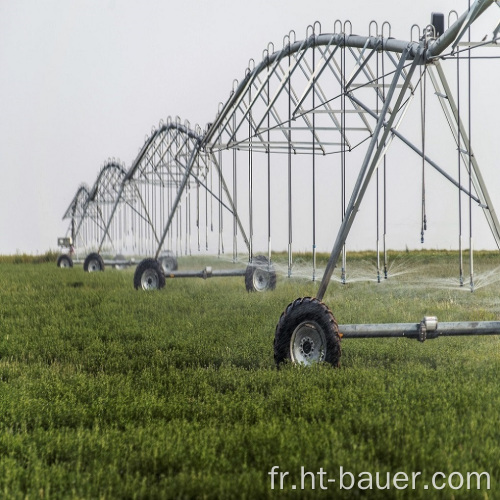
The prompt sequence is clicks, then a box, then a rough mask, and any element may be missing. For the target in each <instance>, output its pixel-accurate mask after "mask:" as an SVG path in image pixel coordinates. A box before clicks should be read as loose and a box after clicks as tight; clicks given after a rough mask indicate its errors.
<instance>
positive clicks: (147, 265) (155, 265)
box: [134, 259, 165, 290]
mask: <svg viewBox="0 0 500 500" xmlns="http://www.w3.org/2000/svg"><path fill="white" fill-rule="evenodd" d="M149 270H151V271H154V272H156V274H157V275H158V289H161V288H163V287H164V286H165V275H164V274H163V271H162V268H161V266H160V264H159V262H158V261H157V260H156V259H144V260H143V261H141V262H140V263H139V265H138V266H137V267H136V269H135V273H134V288H135V289H136V290H139V289H143V290H147V289H145V288H143V287H142V275H143V274H144V272H145V271H149ZM149 290H152V289H151V288H150V289H149Z"/></svg>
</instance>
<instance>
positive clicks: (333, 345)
mask: <svg viewBox="0 0 500 500" xmlns="http://www.w3.org/2000/svg"><path fill="white" fill-rule="evenodd" d="M308 321H311V322H314V323H315V324H316V326H318V327H319V328H321V330H322V332H323V334H324V337H325V344H326V352H325V355H324V359H323V360H322V361H323V362H325V363H329V364H331V365H332V366H334V367H336V368H337V367H338V366H340V356H341V348H340V335H339V330H338V325H337V321H336V320H335V318H334V316H333V314H332V312H331V311H330V309H329V308H328V307H327V306H326V305H325V304H324V303H323V302H321V301H320V300H318V299H316V298H312V297H305V298H301V299H297V300H295V301H293V302H292V303H291V304H289V305H288V306H287V308H286V309H285V311H284V312H283V313H282V314H281V317H280V319H279V321H278V324H277V325H276V332H275V334H274V362H275V363H276V366H277V367H278V368H279V367H280V365H281V364H282V363H285V362H292V363H293V362H294V361H293V359H292V355H291V345H290V344H291V342H292V336H293V334H294V332H295V331H296V329H297V328H298V327H299V326H300V325H302V324H304V323H305V324H307V322H308Z"/></svg>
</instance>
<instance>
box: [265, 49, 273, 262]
mask: <svg viewBox="0 0 500 500" xmlns="http://www.w3.org/2000/svg"><path fill="white" fill-rule="evenodd" d="M267 73H268V75H267V83H266V86H267V89H266V93H267V105H268V106H269V103H270V99H271V97H270V95H269V52H268V53H267ZM270 120H271V119H270V113H267V259H268V261H269V263H271V251H272V250H271V121H270Z"/></svg>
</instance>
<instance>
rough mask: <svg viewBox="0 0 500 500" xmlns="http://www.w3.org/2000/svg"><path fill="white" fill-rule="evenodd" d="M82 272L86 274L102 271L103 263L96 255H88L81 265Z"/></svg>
mask: <svg viewBox="0 0 500 500" xmlns="http://www.w3.org/2000/svg"><path fill="white" fill-rule="evenodd" d="M83 270H84V271H85V272H88V273H93V272H94V271H104V261H103V260H102V257H101V256H100V255H99V254H98V253H90V254H88V255H87V258H86V259H85V261H84V263H83Z"/></svg>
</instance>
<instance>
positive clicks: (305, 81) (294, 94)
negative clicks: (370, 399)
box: [58, 0, 500, 365]
mask: <svg viewBox="0 0 500 500" xmlns="http://www.w3.org/2000/svg"><path fill="white" fill-rule="evenodd" d="M494 3H496V4H497V5H498V6H499V7H500V3H499V2H498V1H494V0H476V1H475V2H474V3H473V4H472V5H471V6H469V8H468V9H467V10H466V12H464V13H463V14H462V15H461V16H459V15H458V14H457V13H456V12H452V13H450V15H449V16H448V24H447V28H445V25H446V22H445V16H444V15H442V14H432V19H431V24H430V25H428V26H427V27H425V29H423V30H420V28H419V27H417V26H413V27H412V30H411V40H409V41H407V40H398V39H395V38H393V37H392V36H391V26H390V25H389V23H387V22H386V23H384V24H382V25H381V26H380V27H379V25H378V24H377V23H376V22H372V23H370V26H369V31H370V32H369V35H368V36H360V35H355V34H352V27H351V23H350V22H348V21H347V22H345V23H341V22H340V21H336V22H335V25H334V33H323V32H322V31H321V25H320V24H319V23H318V22H317V23H315V24H314V25H313V26H310V27H309V28H308V30H307V36H306V38H305V39H304V40H301V41H298V40H297V39H296V36H295V33H294V32H291V33H290V34H289V35H287V36H286V37H285V38H284V39H283V47H282V48H281V49H279V50H275V48H274V46H273V45H272V44H270V45H269V46H268V48H267V49H266V50H265V51H264V52H263V58H262V61H261V62H260V63H259V64H256V63H255V62H254V61H250V64H249V67H248V69H247V71H246V73H245V76H244V78H243V79H242V81H241V82H237V81H235V82H234V84H233V90H232V92H231V94H230V97H229V99H228V100H227V101H226V102H225V103H224V104H221V105H220V106H219V111H218V113H217V115H216V118H215V120H214V121H213V123H209V124H208V125H207V126H206V128H205V129H204V130H202V129H201V128H200V127H198V126H196V127H194V128H191V127H190V125H189V123H188V122H184V123H181V121H180V120H179V119H175V120H172V119H168V120H167V122H166V123H162V122H161V123H160V125H159V127H158V128H156V129H153V130H152V133H151V135H149V136H148V137H146V139H145V142H144V145H143V146H142V148H141V149H140V150H139V154H138V156H137V158H136V159H135V161H134V162H133V163H132V166H131V167H130V168H129V169H128V170H126V169H125V168H124V167H123V165H121V164H120V163H119V162H117V161H115V160H109V161H108V162H107V163H106V164H105V165H104V167H103V168H102V170H101V172H100V174H99V176H98V179H97V181H96V183H95V185H94V186H93V188H92V189H89V188H88V187H86V186H81V187H80V188H79V189H78V191H77V194H76V195H75V197H74V198H73V201H72V202H71V204H70V206H69V208H68V210H67V211H66V213H65V218H69V219H70V221H71V222H70V228H69V230H68V234H69V236H67V237H66V238H62V239H60V240H61V241H60V243H61V245H66V246H69V245H75V247H77V248H83V249H85V250H87V249H91V252H90V253H89V254H88V255H87V257H86V258H85V260H84V261H83V264H84V268H85V270H87V271H94V270H101V271H102V270H103V269H104V265H105V264H110V265H114V266H116V267H121V266H125V265H131V264H135V258H125V257H124V255H134V256H142V257H143V256H144V255H148V258H145V259H144V258H142V257H139V259H142V260H140V262H139V264H138V265H137V268H136V271H135V275H134V286H135V287H136V288H143V289H156V288H162V287H163V286H164V285H165V278H169V277H202V278H208V277H211V276H235V275H244V276H245V283H246V286H247V290H257V291H261V290H266V289H272V288H274V287H275V284H276V273H275V270H274V268H273V264H272V262H271V250H272V248H271V241H273V244H275V241H276V238H275V237H274V236H273V240H272V238H271V234H273V235H274V234H275V233H276V232H278V233H279V236H278V239H279V238H282V239H283V241H284V243H285V246H286V248H287V249H288V276H289V277H290V276H291V275H292V273H293V252H292V247H293V243H294V238H293V237H294V234H297V226H298V227H299V231H300V233H303V232H304V227H307V231H309V232H310V236H311V247H312V256H313V269H312V279H313V280H316V273H317V267H316V248H317V246H318V245H317V243H318V240H319V239H320V237H325V235H326V237H328V238H333V237H334V233H332V232H331V231H332V227H333V226H334V224H332V220H333V219H334V217H336V216H338V219H339V220H340V227H339V228H338V231H337V234H336V237H335V243H334V245H333V249H332V251H331V254H330V258H329V260H328V263H327V265H326V269H325V270H324V272H323V277H322V279H321V282H320V284H319V289H318V293H317V295H316V297H315V298H310V297H307V298H300V299H297V300H295V301H294V302H292V303H291V304H289V305H288V306H287V308H286V309H285V311H284V312H283V314H282V315H281V318H280V320H279V322H278V324H277V327H276V332H275V340H274V357H275V361H276V363H277V364H278V365H279V364H280V363H282V362H284V361H286V360H291V361H292V362H299V363H304V364H310V363H312V362H318V361H325V362H329V363H331V364H333V365H338V363H339V359H340V353H341V349H340V339H341V337H343V338H360V337H396V336H403V337H408V338H415V339H418V340H420V341H424V340H426V339H430V338H436V337H438V336H440V335H444V336H449V335H485V334H500V322H478V323H438V321H437V318H435V317H425V318H424V319H423V320H422V321H421V322H419V323H415V324H389V325H341V326H338V325H337V322H336V320H335V318H334V317H333V315H332V313H331V311H330V310H329V309H328V307H327V306H326V305H325V304H324V303H323V302H322V301H323V297H324V296H325V293H326V290H327V288H328V285H329V283H330V281H331V279H332V275H333V272H334V270H335V268H336V267H337V265H338V264H339V263H341V280H342V282H344V281H345V276H346V274H345V270H346V246H345V244H346V239H347V237H348V235H349V232H350V230H351V227H352V225H353V223H354V220H355V218H356V216H357V214H358V212H359V210H360V206H361V203H362V201H363V198H364V197H365V194H366V193H367V189H368V186H369V185H370V184H375V187H376V210H375V211H374V215H375V217H376V224H375V225H376V246H377V280H378V281H380V280H381V278H387V276H388V260H387V248H386V236H387V198H388V196H389V188H388V186H389V185H390V180H389V174H388V171H389V167H388V165H387V163H388V151H389V148H390V146H391V145H392V144H393V142H396V143H399V144H398V145H399V146H400V147H404V148H407V150H408V152H409V153H410V154H411V155H412V156H414V158H417V160H418V162H419V165H420V169H421V211H422V213H421V241H422V242H423V241H424V234H425V231H426V230H427V212H426V196H425V193H426V171H427V170H429V169H431V171H432V172H437V174H438V176H440V177H441V178H443V179H444V180H445V181H446V182H447V183H448V185H451V186H452V187H453V189H455V190H456V192H457V193H458V195H457V198H458V222H459V223H458V227H459V235H458V236H459V238H458V240H459V254H460V266H459V267H460V269H459V272H460V285H463V284H464V269H463V259H462V252H463V248H462V247H463V245H462V239H463V235H462V226H465V225H466V224H465V219H466V217H465V215H463V214H464V213H466V212H467V209H468V222H469V224H468V225H469V248H468V250H469V266H470V268H469V271H470V288H471V290H473V289H474V270H473V243H472V242H473V240H472V206H473V204H474V205H477V206H478V207H479V208H480V209H481V210H482V212H483V214H484V217H485V219H486V221H487V224H488V225H489V228H490V230H491V234H492V235H493V238H494V240H495V242H496V245H497V246H498V247H499V248H500V224H499V222H498V219H497V215H496V213H495V210H494V208H493V204H492V202H491V199H490V197H489V194H488V191H487V189H486V184H485V182H484V180H483V177H482V175H481V171H480V168H479V164H478V159H477V157H476V155H475V154H474V153H473V151H472V146H471V135H472V134H471V122H472V120H471V93H472V92H471V60H472V59H475V58H476V56H474V55H471V54H476V53H477V52H478V51H479V53H480V54H482V52H481V50H482V49H486V50H491V49H489V48H490V47H500V44H499V43H498V40H499V33H500V24H493V26H492V36H491V37H489V38H488V39H487V38H485V39H484V40H483V41H482V42H477V43H475V42H471V40H470V38H471V30H470V27H471V25H472V24H473V23H474V22H475V21H476V20H477V19H478V18H479V16H481V15H482V14H483V13H484V12H485V11H487V10H488V9H489V8H490V7H492V6H493V4H494ZM489 14H491V12H488V15H489ZM485 17H486V16H485ZM496 22H497V23H498V21H496ZM466 35H467V36H466ZM414 38H415V39H414ZM465 38H468V41H465ZM498 57H499V56H497V55H494V56H491V55H488V56H480V58H483V59H486V58H489V59H492V60H494V59H498ZM445 64H450V65H451V66H452V69H453V73H455V74H456V78H455V81H454V82H453V83H450V82H449V81H448V79H447V77H446V75H445V71H444V68H443V66H444V65H445ZM464 66H465V67H466V71H464V70H463V67H464ZM461 68H462V70H461ZM461 71H462V73H461ZM464 73H465V80H466V85H464V83H463V80H464ZM461 82H462V83H461ZM460 85H462V89H461V88H460ZM454 87H455V91H454V90H452V88H454ZM464 87H465V89H466V91H468V98H467V99H464V98H463V97H462V98H461V94H464ZM492 97H496V96H495V95H493V96H492ZM415 100H416V101H417V103H418V102H419V103H420V106H417V118H418V119H417V120H415V119H413V120H410V125H411V126H410V127H409V128H408V130H407V131H405V132H403V131H402V130H403V128H404V127H403V126H402V125H403V124H404V122H405V120H404V118H405V116H407V115H410V116H411V112H412V109H411V108H412V106H411V104H412V103H413V102H414V101H415ZM464 101H466V102H465V104H464ZM432 105H434V106H435V108H436V109H437V110H438V113H437V114H440V115H441V117H442V118H443V124H444V126H445V128H448V129H449V134H448V139H447V140H448V141H449V142H448V143H447V142H446V140H445V139H444V136H445V135H446V134H444V133H443V132H442V130H441V129H442V128H443V127H441V129H440V130H439V134H433V133H430V131H428V130H429V129H430V128H431V126H432V125H434V122H435V119H434V116H435V115H434V111H433V123H432V124H429V119H428V117H427V115H428V113H429V111H430V110H433V108H432ZM414 109H415V106H414V107H413V110H414ZM439 110H440V111H441V112H440V113H439ZM413 112H415V111H413ZM415 122H417V123H418V125H417V126H416V127H415ZM415 129H416V131H417V137H418V138H419V139H418V141H415V140H413V141H412V140H410V137H412V134H413V135H415ZM395 140H396V141H395ZM436 140H437V141H438V144H439V149H445V148H449V149H450V150H451V151H452V155H451V161H450V158H449V156H448V157H447V159H446V160H445V161H444V162H443V161H442V160H440V159H436V158H433V157H431V154H432V153H431V151H433V150H432V142H433V141H434V143H435V142H436ZM417 142H418V144H417ZM348 153H349V154H348ZM450 165H451V167H450ZM336 172H338V176H337V174H336ZM242 186H243V187H242ZM349 193H350V194H349ZM318 200H321V210H318V209H317V208H318V206H319V202H318ZM462 219H464V222H462ZM228 220H229V222H228ZM263 221H264V223H262V222H263ZM297 221H298V222H297ZM294 228H295V232H294V231H293V229H294ZM318 228H321V233H322V234H321V235H319V231H318ZM228 229H229V230H230V231H231V239H232V241H231V243H232V254H233V255H232V256H233V262H236V261H237V258H238V246H239V245H240V246H241V244H242V242H243V244H244V246H245V247H246V250H247V251H248V266H247V268H246V269H232V270H222V271H221V270H212V269H211V268H205V269H204V270H202V271H199V272H192V271H178V270H177V260H176V256H177V255H182V254H185V255H191V253H192V247H193V246H194V247H195V251H196V246H197V249H198V251H200V250H201V249H202V248H203V249H206V250H208V248H209V242H210V244H212V242H213V241H216V245H217V253H218V255H219V256H220V255H221V254H223V253H224V252H225V250H224V247H225V244H226V246H227V242H225V240H224V238H225V233H226V232H227V230H228ZM226 238H227V235H226ZM193 240H194V242H193ZM329 241H331V239H330V240H329ZM262 242H264V244H267V256H263V255H259V256H254V247H255V246H256V245H262ZM102 255H108V256H112V258H110V259H106V258H103V257H102ZM77 260H79V259H78V256H77V255H76V254H75V252H74V250H73V247H71V252H70V254H65V255H62V256H61V257H60V258H59V261H58V265H60V266H61V267H66V266H72V265H73V261H77ZM339 332H342V333H339Z"/></svg>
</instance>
